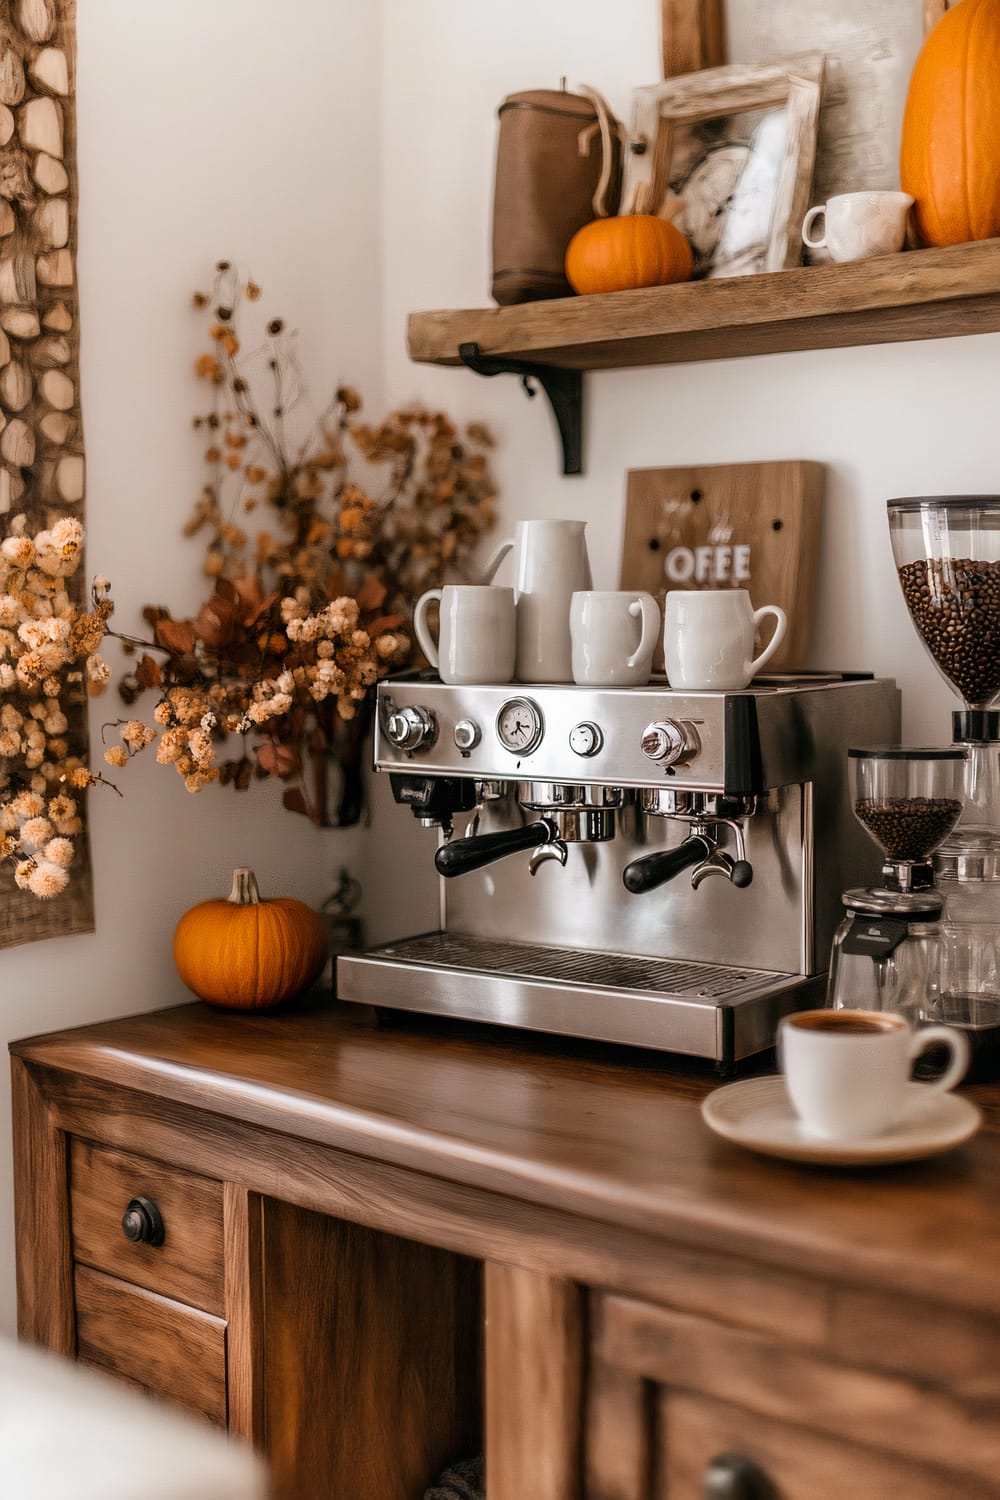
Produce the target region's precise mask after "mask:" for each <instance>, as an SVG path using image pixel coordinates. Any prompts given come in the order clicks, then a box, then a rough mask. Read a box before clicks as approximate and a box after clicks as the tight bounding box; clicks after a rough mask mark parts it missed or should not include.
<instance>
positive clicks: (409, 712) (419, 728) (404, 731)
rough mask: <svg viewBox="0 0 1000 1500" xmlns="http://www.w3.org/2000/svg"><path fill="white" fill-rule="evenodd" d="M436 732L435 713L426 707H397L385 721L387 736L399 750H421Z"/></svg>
mask: <svg viewBox="0 0 1000 1500" xmlns="http://www.w3.org/2000/svg"><path fill="white" fill-rule="evenodd" d="M436 734H437V726H436V725H435V723H434V715H433V714H432V713H431V712H430V710H429V709H426V708H397V709H396V710H395V711H394V712H393V713H391V714H390V715H389V717H388V719H387V720H386V723H385V737H386V739H387V740H388V741H389V743H390V744H392V745H395V746H396V749H397V750H419V749H420V747H421V746H422V745H430V744H432V743H433V741H434V738H435V736H436Z"/></svg>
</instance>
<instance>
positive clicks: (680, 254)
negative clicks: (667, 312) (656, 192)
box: [566, 214, 693, 294]
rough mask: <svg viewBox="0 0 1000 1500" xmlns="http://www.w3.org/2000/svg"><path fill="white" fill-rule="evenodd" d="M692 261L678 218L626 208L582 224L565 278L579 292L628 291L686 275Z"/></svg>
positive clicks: (572, 244) (568, 257)
mask: <svg viewBox="0 0 1000 1500" xmlns="http://www.w3.org/2000/svg"><path fill="white" fill-rule="evenodd" d="M692 264H693V261H692V257H691V246H690V245H689V244H688V242H687V240H686V239H685V238H684V236H683V235H682V234H681V232H680V230H679V229H677V228H676V227H675V226H674V225H673V224H671V223H669V222H668V221H667V220H666V219H659V218H657V217H656V215H655V214H622V215H620V216H619V217H618V218H613V219H593V220H592V221H591V222H590V223H589V224H584V226H583V228H582V229H578V230H577V232H576V234H575V235H574V236H573V238H572V239H571V240H570V242H569V248H568V249H567V251H566V279H567V281H568V282H569V284H570V286H571V287H572V288H573V290H574V291H575V292H581V293H584V294H586V293H588V292H624V291H629V290H631V289H632V288H635V287H640V286H668V285H669V284H670V283H671V282H673V281H687V280H689V279H690V276H691V267H692Z"/></svg>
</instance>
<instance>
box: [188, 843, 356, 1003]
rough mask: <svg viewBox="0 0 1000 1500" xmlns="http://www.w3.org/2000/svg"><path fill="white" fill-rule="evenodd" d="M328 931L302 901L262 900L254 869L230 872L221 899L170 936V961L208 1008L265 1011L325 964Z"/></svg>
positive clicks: (191, 914)
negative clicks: (230, 884) (228, 886)
mask: <svg viewBox="0 0 1000 1500" xmlns="http://www.w3.org/2000/svg"><path fill="white" fill-rule="evenodd" d="M326 957H327V939H326V928H325V927H324V925H323V921H322V919H321V918H320V916H319V915H318V914H317V913H316V912H314V911H313V910H312V908H311V907H309V906H306V904H305V902H304V901H296V900H294V899H293V898H292V897H285V896H279V897H276V898H275V899H273V900H270V901H264V900H262V899H261V895H260V891H259V890H258V888H257V880H256V877H255V876H254V873H253V871H252V870H247V869H242V870H235V871H234V872H233V888H232V890H231V891H230V893H229V895H228V896H227V898H226V899H225V900H222V899H216V900H213V901H202V902H200V903H199V905H198V906H192V908H191V910H190V911H187V912H185V913H184V915H183V916H182V917H181V919H180V921H179V922H178V924H177V930H176V931H175V933H174V962H175V963H176V965H177V972H178V974H179V975H180V976H181V978H182V979H183V981H184V983H185V984H186V985H187V987H188V989H189V990H193V991H194V993H195V994H196V995H197V996H198V997H199V998H200V999H202V1000H207V1001H208V1002H209V1004H210V1005H221V1006H224V1007H226V1008H227V1009H230V1010H264V1009H265V1008H266V1007H268V1006H271V1005H280V1004H281V1002H282V1001H283V1000H289V999H291V997H292V996H293V995H297V994H299V993H301V991H302V990H305V989H308V988H309V986H310V985H311V984H312V982H313V980H314V979H316V978H317V976H318V975H319V972H320V970H321V969H322V967H323V965H324V964H325V962H326Z"/></svg>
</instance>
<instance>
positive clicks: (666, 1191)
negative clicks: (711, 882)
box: [11, 1004, 1000, 1313]
mask: <svg viewBox="0 0 1000 1500" xmlns="http://www.w3.org/2000/svg"><path fill="white" fill-rule="evenodd" d="M11 1051H12V1052H13V1053H14V1054H15V1055H17V1056H18V1057H20V1058H22V1059H24V1060H25V1061H26V1062H28V1063H29V1064H34V1065H38V1066H41V1067H44V1068H47V1069H55V1070H60V1071H70V1072H78V1073H83V1074H85V1075H87V1076H89V1077H93V1078H97V1079H100V1080H102V1081H104V1082H107V1083H110V1084H112V1085H115V1086H118V1087H121V1088H123V1089H130V1090H136V1091H138V1092H139V1093H141V1094H145V1095H149V1096H153V1097H155V1098H157V1099H161V1100H166V1101H170V1102H173V1103H176V1104H180V1105H185V1106H189V1107H193V1108H195V1109H198V1110H202V1111H208V1112H210V1113H213V1114H217V1115H221V1116H224V1117H227V1118H230V1119H235V1120H239V1121H245V1122H248V1123H251V1124H254V1125H258V1126H263V1127H265V1128H267V1129H269V1130H274V1131H278V1132H280V1133H283V1134H286V1135H290V1136H294V1137H297V1138H301V1139H303V1140H308V1141H313V1142H317V1143H320V1144H323V1145H326V1146H329V1147H333V1148H336V1149H338V1150H342V1151H347V1152H350V1153H353V1154H355V1155H360V1156H363V1157H369V1158H372V1159H373V1160H377V1161H382V1162H388V1163H391V1164H393V1165H396V1166H400V1167H404V1168H408V1169H411V1170H417V1171H420V1172H423V1173H428V1174H431V1175H432V1176H435V1177H438V1178H443V1179H446V1180H448V1181H451V1182H458V1183H462V1184H466V1185H472V1186H476V1187H480V1188H486V1189H489V1190H491V1191H493V1192H498V1193H501V1194H504V1195H506V1196H508V1197H511V1198H515V1199H519V1200H521V1201H524V1202H528V1203H534V1204H541V1205H545V1206H546V1207H548V1208H552V1209H557V1210H561V1211H563V1212H565V1213H568V1214H571V1215H579V1216H583V1217H585V1218H586V1219H588V1220H589V1221H590V1222H591V1224H597V1225H600V1224H602V1223H603V1224H606V1225H612V1226H620V1227H624V1228H630V1229H638V1230H640V1231H642V1232H644V1233H645V1234H647V1235H649V1234H652V1235H655V1236H661V1237H662V1238H663V1239H665V1240H669V1241H671V1242H673V1243H676V1244H689V1245H690V1244H696V1245H702V1246H705V1245H707V1244H711V1245H713V1246H715V1247H717V1248H718V1249H720V1250H726V1251H730V1252H732V1253H734V1254H739V1253H744V1252H745V1253H749V1254H751V1255H753V1256H755V1257H757V1258H758V1259H762V1260H765V1261H769V1262H771V1263H772V1264H775V1265H781V1266H785V1267H789V1268H794V1269H809V1270H811V1271H812V1272H814V1273H816V1274H820V1275H822V1274H823V1273H824V1272H828V1273H830V1274H837V1273H840V1274H841V1275H842V1274H843V1272H844V1268H845V1265H847V1264H850V1266H851V1279H852V1280H856V1279H858V1278H859V1277H861V1278H864V1279H866V1280H867V1281H870V1282H871V1283H873V1284H874V1285H879V1286H884V1287H886V1288H887V1289H889V1288H891V1289H894V1290H896V1291H903V1290H908V1291H912V1292H915V1293H918V1294H919V1293H921V1292H923V1291H926V1290H927V1289H929V1288H933V1293H934V1296H935V1298H936V1299H937V1300H938V1301H940V1302H946V1303H953V1304H955V1305H958V1306H963V1307H966V1308H973V1309H980V1310H982V1311H984V1312H985V1311H990V1312H993V1313H1000V1274H998V1273H997V1270H996V1267H997V1266H998V1265H1000V1215H998V1214H997V1212H996V1209H995V1204H996V1203H997V1201H998V1199H1000V1141H998V1140H997V1138H996V1134H995V1131H996V1128H997V1124H998V1122H1000V1089H998V1088H997V1087H996V1086H994V1085H980V1086H977V1087H975V1088H970V1089H967V1090H964V1091H963V1092H965V1093H966V1094H967V1095H968V1096H969V1097H971V1098H973V1099H975V1101H976V1102H977V1103H978V1104H979V1105H980V1107H981V1108H983V1110H984V1114H985V1116H986V1128H985V1129H984V1130H983V1131H982V1132H981V1133H980V1134H979V1135H978V1136H977V1137H976V1138H975V1139H973V1140H972V1141H971V1142H969V1143H968V1144H967V1145H965V1146H963V1147H960V1148H959V1149H958V1150H956V1151H954V1152H951V1153H950V1154H948V1155H946V1156H943V1157H939V1158H936V1159H934V1160H931V1161H927V1162H921V1163H911V1164H908V1165H906V1166H897V1167H887V1168H879V1169H877V1170H870V1169H869V1170H864V1171H861V1170H853V1171H844V1170H838V1169H832V1168H827V1169H817V1168H815V1167H808V1168H807V1167H801V1166H795V1165H792V1164H784V1163H781V1162H775V1161H768V1160H764V1159H760V1158H757V1157H754V1156H753V1155H751V1154H750V1153H748V1152H745V1151H742V1150H740V1149H739V1148H738V1147H735V1146H731V1145H729V1144H727V1143H726V1142H724V1141H721V1140H719V1139H717V1138H716V1137H715V1136H713V1135H712V1134H711V1133H710V1132H709V1131H708V1130H707V1128H706V1127H705V1126H704V1124H703V1123H702V1120H701V1116H700V1113H699V1109H698V1105H699V1102H700V1100H701V1098H702V1097H703V1096H704V1095H705V1094H706V1093H708V1092H709V1091H710V1090H711V1089H712V1088H714V1087H716V1086H717V1080H716V1079H715V1078H714V1077H713V1076H712V1074H711V1072H710V1071H709V1070H708V1069H707V1068H705V1067H704V1066H701V1065H695V1064H685V1063H684V1062H682V1061H680V1060H678V1059H676V1058H673V1059H671V1058H661V1057H658V1056H656V1055H651V1054H642V1055H641V1056H637V1055H636V1054H624V1053H620V1052H615V1051H613V1050H612V1049H605V1051H603V1052H601V1051H600V1050H599V1049H598V1048H596V1047H595V1046H589V1045H580V1046H573V1045H572V1044H567V1043H566V1042H564V1041H560V1042H556V1041H549V1040H548V1039H545V1038H535V1037H528V1038H526V1037H525V1036H524V1035H523V1034H518V1035H515V1034H512V1033H498V1032H494V1031H487V1030H485V1029H476V1028H462V1029H459V1028H447V1027H445V1026H443V1025H441V1026H438V1025H435V1026H433V1027H432V1026H431V1025H429V1024H428V1025H421V1024H418V1023H416V1022H414V1023H413V1024H412V1025H411V1024H408V1023H404V1024H403V1025H400V1026H395V1025H394V1026H392V1027H391V1028H389V1029H379V1028H378V1027H376V1026H375V1025H374V1024H373V1023H372V1022H371V1020H370V1018H369V1017H368V1016H367V1014H366V1013H365V1012H363V1011H356V1010H354V1009H353V1008H350V1007H346V1008H338V1007H333V1006H329V1005H326V1006H316V1005H310V1004H306V1005H302V1006H300V1007H298V1008H296V1009H291V1010H285V1011H283V1012H279V1013H275V1014H262V1015H257V1016H254V1015H242V1014H241V1015H237V1014H233V1013H226V1012H220V1011H215V1010H212V1009H210V1008H209V1007H208V1006H204V1005H199V1004H195V1005H188V1006H183V1007H180V1008H177V1009H174V1010H167V1011H160V1012H157V1013H154V1014H149V1015H140V1016H135V1017H131V1018H129V1019H126V1020H118V1021H109V1022H104V1023H102V1024H99V1025H95V1026H86V1027H82V1028H79V1029H76V1030H72V1031H63V1032H56V1033H52V1034H51V1035H48V1036H42V1037H35V1038H31V1039H29V1040H25V1041H20V1042H16V1043H14V1044H12V1046H11Z"/></svg>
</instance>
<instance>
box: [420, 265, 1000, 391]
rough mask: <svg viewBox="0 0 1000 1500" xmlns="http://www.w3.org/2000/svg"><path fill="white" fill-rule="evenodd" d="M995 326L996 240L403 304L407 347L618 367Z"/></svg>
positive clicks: (999, 290) (440, 360)
mask: <svg viewBox="0 0 1000 1500" xmlns="http://www.w3.org/2000/svg"><path fill="white" fill-rule="evenodd" d="M998 329H1000V240H983V241H980V242H978V243H976V244H971V245H954V246H950V247H948V248H947V249H944V250H917V251H909V252H906V253H904V254H901V255H885V256H879V257H878V258H876V259H873V260H865V261H854V262H851V263H849V264H846V265H825V266H806V267H799V268H796V269H795V270H791V271H776V272H772V273H770V274H768V275H763V276H743V277H733V278H731V279H728V280H719V281H695V282H686V283H684V284H683V285H680V286H664V287H647V288H644V289H643V290H641V291H634V292H610V293H603V294H601V295H599V296H591V297H564V298H559V299H558V300H556V301H552V302H530V303H525V304H523V305H522V306H520V307H494V308H473V309H471V310H467V311H450V312H449V311H445V312H417V313H411V314H410V318H409V323H408V329H407V340H408V348H409V353H410V358H411V359H414V360H417V361H418V362H420V363H423V364H440V365H460V364H461V363H462V359H461V357H460V355H459V345H460V344H476V345H478V346H479V350H480V351H481V353H482V354H483V355H485V356H490V357H499V358H502V359H513V360H520V361H524V362H526V363H529V364H535V365H542V366H552V367H555V368H558V369H564V370H607V369H625V368H629V367H634V366H640V365H667V364H680V363H684V362H687V361H690V360H700V359H736V358H741V357H742V356H744V355H748V354H775V353H781V352H784V351H786V350H791V349H833V348H844V347H848V346H850V345H858V344H886V343H898V342H904V341H906V340H909V339H934V338H950V337H953V336H956V335H960V334H970V333H991V332H994V331H996V330H998Z"/></svg>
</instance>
